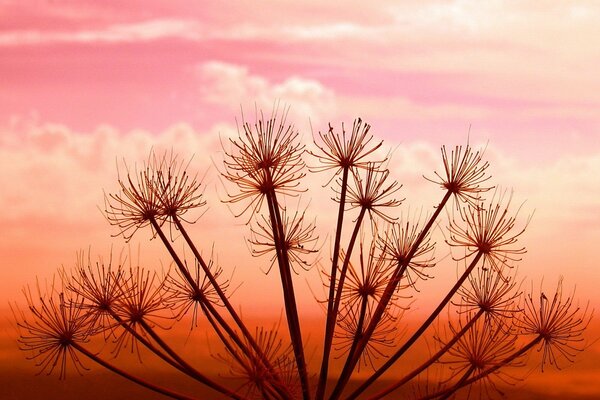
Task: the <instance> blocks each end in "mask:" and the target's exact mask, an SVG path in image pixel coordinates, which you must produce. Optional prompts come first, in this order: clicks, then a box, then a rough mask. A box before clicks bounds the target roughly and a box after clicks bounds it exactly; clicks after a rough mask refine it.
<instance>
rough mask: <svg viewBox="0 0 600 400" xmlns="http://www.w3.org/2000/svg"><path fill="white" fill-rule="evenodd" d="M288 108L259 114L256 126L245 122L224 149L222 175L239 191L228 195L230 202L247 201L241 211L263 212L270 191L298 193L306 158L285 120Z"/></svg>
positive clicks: (291, 126) (294, 131) (295, 134)
mask: <svg viewBox="0 0 600 400" xmlns="http://www.w3.org/2000/svg"><path fill="white" fill-rule="evenodd" d="M286 115H287V109H286V110H285V111H284V112H283V113H282V115H278V110H277V109H274V110H273V113H272V114H271V116H270V117H269V118H265V116H264V115H263V114H262V112H261V113H260V116H259V118H258V120H257V121H256V122H255V123H254V125H250V124H249V123H248V122H244V121H242V129H241V131H240V132H239V136H238V138H236V139H230V140H229V142H230V145H231V146H230V150H227V149H224V152H225V160H224V166H225V171H224V172H222V176H223V177H224V178H225V179H226V180H228V181H230V182H232V183H235V184H236V185H237V187H238V190H239V192H238V193H237V194H228V200H227V201H228V202H230V203H238V202H244V201H247V202H248V204H247V206H246V207H245V208H244V209H243V210H242V212H241V213H240V215H241V214H243V213H244V212H246V211H248V210H252V213H256V212H258V211H260V208H261V206H262V201H263V198H264V196H265V195H266V194H267V193H271V192H275V193H281V194H285V195H297V194H298V193H299V192H302V191H303V190H301V189H300V188H299V184H300V182H299V181H300V179H301V178H303V177H304V176H305V173H304V172H303V169H304V161H303V160H302V153H303V152H304V146H302V145H300V144H299V143H298V136H299V134H298V131H296V129H295V128H294V126H293V125H289V124H287V123H286Z"/></svg>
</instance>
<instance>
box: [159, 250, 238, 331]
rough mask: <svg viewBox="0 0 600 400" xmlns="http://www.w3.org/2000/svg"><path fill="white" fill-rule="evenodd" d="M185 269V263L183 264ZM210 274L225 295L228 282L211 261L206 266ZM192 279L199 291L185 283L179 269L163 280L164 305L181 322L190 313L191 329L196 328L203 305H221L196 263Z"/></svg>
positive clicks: (217, 295) (196, 262)
mask: <svg viewBox="0 0 600 400" xmlns="http://www.w3.org/2000/svg"><path fill="white" fill-rule="evenodd" d="M185 264H186V267H187V262H185ZM207 267H208V269H209V270H210V272H211V273H212V276H213V277H214V279H215V280H217V283H218V284H219V288H220V289H221V291H222V292H223V293H226V292H227V290H228V288H229V284H230V281H229V279H225V278H223V276H222V275H223V269H222V268H221V267H219V266H218V265H217V264H216V263H215V262H214V261H213V260H210V261H209V262H208V265H207ZM193 271H194V275H193V279H194V282H195V285H196V286H197V287H198V289H199V291H197V290H196V289H195V288H193V287H192V286H191V285H190V284H189V282H187V281H186V278H185V276H183V274H182V272H181V271H180V270H179V269H176V272H172V271H171V272H169V274H168V275H167V277H166V279H165V304H166V305H167V306H168V307H169V308H170V309H172V310H173V311H174V312H175V315H176V318H177V319H178V320H181V319H182V318H183V317H184V316H186V315H188V314H190V311H191V327H192V328H194V327H197V326H198V318H199V316H200V314H201V313H200V312H201V311H202V310H203V305H204V304H205V303H206V302H209V303H211V304H213V305H221V304H222V303H221V299H220V297H219V294H218V293H217V291H216V289H215V288H214V287H213V285H212V284H211V282H210V279H209V278H208V276H207V275H206V274H204V273H203V272H201V266H200V263H199V262H198V261H195V268H194V269H193Z"/></svg>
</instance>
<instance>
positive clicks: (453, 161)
mask: <svg viewBox="0 0 600 400" xmlns="http://www.w3.org/2000/svg"><path fill="white" fill-rule="evenodd" d="M441 152H442V160H443V162H444V173H443V174H439V173H438V172H434V173H435V175H436V176H437V179H429V178H427V177H425V179H427V180H428V181H430V182H433V183H437V184H438V185H440V187H442V189H444V190H447V191H448V192H450V193H451V194H452V195H453V197H454V198H455V199H456V200H457V201H456V206H457V207H459V205H460V204H461V203H462V204H465V203H466V204H470V205H472V206H475V207H476V206H477V205H478V204H479V203H480V202H481V194H482V193H485V192H487V191H488V190H490V189H492V186H487V185H486V183H487V181H488V180H489V179H490V178H491V177H490V176H488V175H486V170H487V168H488V166H489V163H488V162H483V161H482V154H481V153H480V152H479V151H477V152H475V153H474V152H473V149H472V148H471V147H470V146H469V145H466V146H465V147H464V148H463V147H462V146H456V147H455V148H454V150H452V151H451V153H450V155H448V152H447V151H446V147H445V146H442V149H441Z"/></svg>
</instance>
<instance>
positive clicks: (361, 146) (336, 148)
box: [310, 118, 385, 179]
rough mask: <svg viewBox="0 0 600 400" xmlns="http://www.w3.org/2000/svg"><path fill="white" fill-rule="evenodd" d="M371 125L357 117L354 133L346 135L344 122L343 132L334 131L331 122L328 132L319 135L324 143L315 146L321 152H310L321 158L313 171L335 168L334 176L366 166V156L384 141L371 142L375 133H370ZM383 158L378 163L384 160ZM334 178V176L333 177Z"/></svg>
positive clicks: (353, 127)
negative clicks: (343, 171)
mask: <svg viewBox="0 0 600 400" xmlns="http://www.w3.org/2000/svg"><path fill="white" fill-rule="evenodd" d="M370 129H371V125H369V124H367V123H364V122H363V120H362V119H360V118H357V119H355V120H354V123H353V124H352V133H351V134H350V136H349V137H346V130H345V129H344V124H343V123H342V134H341V135H340V134H339V133H334V131H333V127H332V126H331V124H329V131H328V132H327V133H324V134H323V133H321V132H319V137H320V138H321V141H322V142H323V145H319V144H317V142H316V140H315V141H314V142H315V146H316V147H317V148H318V149H319V150H320V153H319V154H317V153H314V152H310V154H311V155H312V156H314V157H316V158H317V160H319V163H320V165H318V166H314V167H311V168H310V169H311V171H316V172H320V171H327V170H330V169H335V170H336V171H335V174H334V175H333V176H334V177H335V176H336V175H338V174H339V173H340V172H341V171H342V170H344V169H351V168H365V167H367V165H368V161H367V160H366V158H367V157H368V156H369V155H371V154H372V153H373V152H375V151H376V150H377V149H378V148H380V147H381V145H382V144H383V141H380V142H376V143H371V142H372V140H373V135H371V134H369V130H370ZM384 161H385V160H381V161H379V162H377V163H378V164H380V163H382V162H384ZM332 179H333V178H332Z"/></svg>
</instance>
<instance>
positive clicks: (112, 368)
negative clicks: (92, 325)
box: [71, 342, 195, 400]
mask: <svg viewBox="0 0 600 400" xmlns="http://www.w3.org/2000/svg"><path fill="white" fill-rule="evenodd" d="M71 346H72V347H73V348H74V349H75V350H77V351H78V352H80V353H81V354H83V355H85V356H86V357H88V358H89V359H91V360H93V361H95V362H97V363H98V364H100V365H102V366H103V367H104V368H106V369H108V370H110V371H112V372H114V373H116V374H117V375H121V376H122V377H123V378H125V379H129V380H130V381H132V382H135V383H137V384H138V385H140V386H143V387H145V388H146V389H150V390H152V391H155V392H157V393H160V394H163V395H165V396H168V397H171V398H173V399H178V400H195V398H194V397H190V396H187V395H184V394H181V393H177V392H173V391H171V390H169V389H167V388H164V387H162V386H158V385H155V384H153V383H150V382H148V381H145V380H144V379H141V378H138V377H137V376H134V375H131V374H130V373H128V372H126V371H123V370H122V369H120V368H118V367H116V366H114V365H113V364H110V363H108V362H107V361H105V360H103V359H101V358H100V357H98V356H97V355H95V354H94V353H92V352H90V351H89V350H87V349H86V348H85V347H83V346H81V345H80V344H78V343H75V342H72V343H71Z"/></svg>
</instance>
